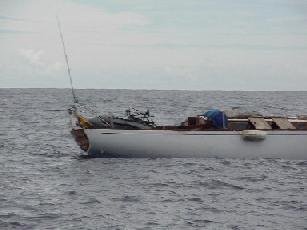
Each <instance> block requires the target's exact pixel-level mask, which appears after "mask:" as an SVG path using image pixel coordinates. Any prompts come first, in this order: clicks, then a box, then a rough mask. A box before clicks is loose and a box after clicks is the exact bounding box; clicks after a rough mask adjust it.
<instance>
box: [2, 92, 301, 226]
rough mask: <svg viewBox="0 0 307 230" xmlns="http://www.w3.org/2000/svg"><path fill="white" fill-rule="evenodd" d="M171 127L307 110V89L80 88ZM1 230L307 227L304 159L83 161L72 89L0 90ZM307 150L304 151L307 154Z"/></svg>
mask: <svg viewBox="0 0 307 230" xmlns="http://www.w3.org/2000/svg"><path fill="white" fill-rule="evenodd" d="M77 94H78V95H79V97H80V99H81V102H82V103H85V104H90V105H91V106H93V107H94V108H96V109H97V110H98V111H103V112H104V113H114V114H122V113H124V111H125V109H127V108H128V107H129V106H134V107H136V108H139V109H147V108H148V109H150V111H151V112H152V114H154V115H155V120H157V121H159V123H160V124H166V123H170V124H174V123H178V122H180V121H182V120H183V119H184V118H185V117H186V116H188V115H195V114H198V113H201V112H203V111H206V110H207V109H208V108H220V109H222V110H239V111H250V112H251V111H256V112H260V113H262V114H264V115H271V114H275V115H296V114H307V92H221V91H216V92H215V91H210V92H201V91H197V92H196V91H155V90H148V91H144V90H77ZM0 97H1V100H0V120H1V125H0V229H119V230H121V229H238V230H239V229H278V230H280V229H307V191H306V190H307V162H306V161H289V160H283V159H274V160H273V159H254V160H242V159H240V160H239V159H214V158H213V159H191V158H190V159H176V158H173V159H172V158H170V159H102V158H100V159H98V158H97V159H82V158H80V157H79V155H80V150H79V148H78V146H77V145H76V143H75V142H74V140H73V139H72V137H71V135H70V126H69V117H68V116H67V108H69V106H70V105H71V95H70V90H69V89H0ZM306 151H307V150H306Z"/></svg>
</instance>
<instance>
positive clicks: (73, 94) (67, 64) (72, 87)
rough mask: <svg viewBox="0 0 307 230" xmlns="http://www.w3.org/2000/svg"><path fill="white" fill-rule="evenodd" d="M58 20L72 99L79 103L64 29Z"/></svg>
mask: <svg viewBox="0 0 307 230" xmlns="http://www.w3.org/2000/svg"><path fill="white" fill-rule="evenodd" d="M56 20H57V23H58V29H59V32H60V37H61V41H62V46H63V52H64V57H65V61H66V67H67V73H68V76H69V80H70V87H71V93H72V97H73V99H74V103H78V98H77V96H76V94H75V90H74V86H73V84H72V77H71V73H70V67H69V62H68V55H67V53H66V48H65V43H64V37H63V33H62V29H61V24H60V20H59V17H58V16H56Z"/></svg>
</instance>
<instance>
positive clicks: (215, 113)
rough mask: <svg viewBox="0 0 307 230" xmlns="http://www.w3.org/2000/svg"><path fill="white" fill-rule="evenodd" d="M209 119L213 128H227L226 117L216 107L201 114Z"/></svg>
mask: <svg viewBox="0 0 307 230" xmlns="http://www.w3.org/2000/svg"><path fill="white" fill-rule="evenodd" d="M203 116H205V117H207V118H208V120H210V121H211V122H212V124H213V126H214V127H215V128H218V129H227V127H228V118H227V116H226V115H225V113H224V112H223V111H220V110H218V109H210V110H208V111H207V112H205V113H204V114H203Z"/></svg>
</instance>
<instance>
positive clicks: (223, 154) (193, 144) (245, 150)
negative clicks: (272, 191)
mask: <svg viewBox="0 0 307 230" xmlns="http://www.w3.org/2000/svg"><path fill="white" fill-rule="evenodd" d="M85 133H86V135H87V137H88V140H89V144H90V147H89V150H88V153H89V154H102V156H105V157H148V158H157V157H199V158H200V157H218V158H246V159H252V158H283V159H295V160H307V131H297V130H295V131H292V130H289V131H281V130H279V131H275V130H274V131H267V132H266V134H267V135H266V136H265V138H264V139H261V140H254V141H252V140H246V139H244V138H243V136H242V135H241V134H242V132H241V131H170V130H117V129H85Z"/></svg>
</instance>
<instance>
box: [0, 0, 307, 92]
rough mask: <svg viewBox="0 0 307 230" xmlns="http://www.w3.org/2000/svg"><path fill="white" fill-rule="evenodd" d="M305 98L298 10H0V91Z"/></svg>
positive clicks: (274, 2) (272, 5)
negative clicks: (243, 93)
mask: <svg viewBox="0 0 307 230" xmlns="http://www.w3.org/2000/svg"><path fill="white" fill-rule="evenodd" d="M56 15H58V17H59V18H60V21H61V25H62V30H63V35H64V39H65V43H66V49H67V53H68V56H69V62H70V67H71V73H72V76H73V84H74V87H75V88H103V89H105V88H111V89H118V88H120V89H170V90H176V89H185V90H307V68H306V66H307V0H256V1H255V0H232V1H229V0H189V1H187V0H0V52H1V55H0V88H68V87H70V84H69V79H68V76H67V72H66V66H65V59H64V55H63V50H62V46H61V41H60V36H59V32H58V28H57V23H56Z"/></svg>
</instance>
